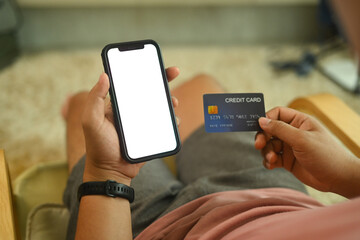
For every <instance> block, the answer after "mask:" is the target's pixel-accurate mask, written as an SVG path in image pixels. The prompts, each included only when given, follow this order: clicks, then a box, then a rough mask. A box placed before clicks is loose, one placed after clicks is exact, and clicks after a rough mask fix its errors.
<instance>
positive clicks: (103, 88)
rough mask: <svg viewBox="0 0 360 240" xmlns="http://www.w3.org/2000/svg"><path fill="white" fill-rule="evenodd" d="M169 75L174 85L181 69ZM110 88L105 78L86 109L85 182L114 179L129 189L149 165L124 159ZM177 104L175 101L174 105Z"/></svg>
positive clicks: (94, 90) (90, 96)
mask: <svg viewBox="0 0 360 240" xmlns="http://www.w3.org/2000/svg"><path fill="white" fill-rule="evenodd" d="M166 73H167V77H168V80H169V81H171V80H173V79H174V78H176V77H177V76H178V74H179V69H178V68H176V67H172V68H168V69H167V70H166ZM109 86H110V85H109V79H108V77H107V75H106V74H105V73H103V74H101V76H100V79H99V81H98V82H97V84H96V85H95V86H94V87H93V89H92V90H91V91H90V93H89V96H88V99H87V103H86V107H85V109H84V114H83V117H82V123H83V130H84V135H85V141H86V166H85V171H84V177H83V178H84V182H85V181H105V180H108V179H112V180H115V181H117V182H120V183H124V184H127V185H129V184H130V181H131V179H132V178H134V177H135V176H136V175H137V174H138V172H139V170H140V168H141V167H142V166H143V165H144V164H145V163H138V164H130V163H128V162H126V161H125V160H124V159H123V158H122V157H121V153H120V145H119V139H118V135H117V132H116V129H115V127H114V124H113V113H112V109H111V105H110V101H109V99H108V98H106V96H107V93H108V91H109ZM145 101H146V100H145V99H144V102H145ZM144 104H145V103H144ZM177 104H178V103H177V100H176V99H175V98H173V105H174V106H176V105H177Z"/></svg>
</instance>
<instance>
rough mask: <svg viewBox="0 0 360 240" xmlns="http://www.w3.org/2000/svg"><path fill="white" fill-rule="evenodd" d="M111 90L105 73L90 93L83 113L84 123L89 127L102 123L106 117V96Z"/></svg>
mask: <svg viewBox="0 0 360 240" xmlns="http://www.w3.org/2000/svg"><path fill="white" fill-rule="evenodd" d="M108 91H109V78H108V76H107V75H106V74H105V73H102V74H101V75H100V78H99V81H98V82H97V83H96V85H95V86H94V87H93V88H92V89H91V91H90V92H89V95H88V99H87V103H86V107H85V110H84V115H83V125H85V126H87V127H92V126H94V125H95V126H96V125H98V124H101V123H102V122H103V121H104V118H105V110H104V109H105V108H104V106H105V98H106V95H107V93H108Z"/></svg>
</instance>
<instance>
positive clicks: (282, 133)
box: [259, 117, 301, 146]
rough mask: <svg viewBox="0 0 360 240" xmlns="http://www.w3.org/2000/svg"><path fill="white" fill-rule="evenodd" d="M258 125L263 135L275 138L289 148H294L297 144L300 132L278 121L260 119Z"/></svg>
mask: <svg viewBox="0 0 360 240" xmlns="http://www.w3.org/2000/svg"><path fill="white" fill-rule="evenodd" d="M259 124H260V127H261V129H262V130H264V132H265V133H267V134H270V135H271V136H274V137H277V138H278V139H280V140H282V141H284V142H286V143H287V144H289V145H290V146H294V145H295V144H296V143H297V141H298V139H299V134H300V133H301V130H299V129H298V128H295V127H293V126H291V125H290V124H287V123H285V122H283V121H279V120H274V119H269V118H264V117H261V118H260V119H259Z"/></svg>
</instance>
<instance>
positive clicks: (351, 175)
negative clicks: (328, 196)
mask: <svg viewBox="0 0 360 240" xmlns="http://www.w3.org/2000/svg"><path fill="white" fill-rule="evenodd" d="M346 162H347V163H348V164H346V168H344V169H343V171H342V172H343V177H342V178H341V179H340V181H338V183H337V184H336V186H334V191H332V192H335V193H337V194H340V195H342V196H344V197H346V198H353V197H357V196H360V159H358V158H357V157H355V156H354V155H352V154H350V155H349V158H348V161H346Z"/></svg>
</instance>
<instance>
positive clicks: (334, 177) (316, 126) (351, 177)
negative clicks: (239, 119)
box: [255, 107, 360, 197]
mask: <svg viewBox="0 0 360 240" xmlns="http://www.w3.org/2000/svg"><path fill="white" fill-rule="evenodd" d="M259 124H260V127H261V128H262V129H263V130H264V132H259V133H258V134H257V136H256V140H255V147H256V148H257V149H261V153H262V155H263V157H264V161H263V163H264V166H265V167H266V168H268V169H273V168H277V167H283V168H285V169H286V170H288V171H290V172H292V173H293V174H294V175H295V176H296V177H297V178H298V179H299V180H300V181H302V182H303V183H305V184H307V185H309V186H311V187H314V188H316V189H318V190H320V191H331V192H335V193H338V194H341V195H343V196H346V197H353V196H356V195H359V190H360V188H359V180H360V161H359V159H357V158H356V157H354V156H353V155H352V154H350V153H349V152H348V151H347V150H345V149H344V148H343V147H341V146H340V145H339V144H338V143H337V142H336V141H335V139H334V138H333V137H332V136H331V135H330V134H329V133H328V131H327V130H326V129H325V128H324V127H323V126H322V125H321V124H320V123H319V122H318V121H317V120H315V119H314V118H312V117H310V116H308V115H306V114H303V113H300V112H298V111H296V110H293V109H289V108H283V107H278V108H275V109H272V110H270V111H269V112H268V113H267V118H260V119H259Z"/></svg>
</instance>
